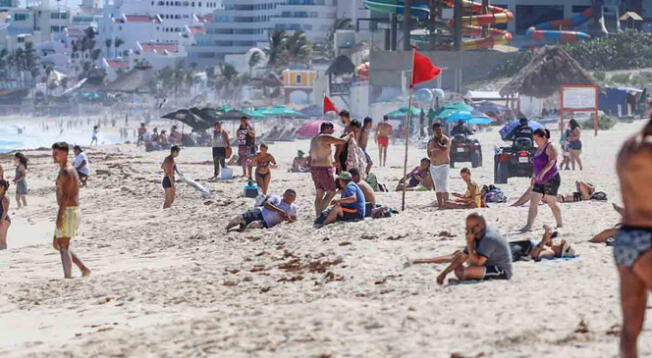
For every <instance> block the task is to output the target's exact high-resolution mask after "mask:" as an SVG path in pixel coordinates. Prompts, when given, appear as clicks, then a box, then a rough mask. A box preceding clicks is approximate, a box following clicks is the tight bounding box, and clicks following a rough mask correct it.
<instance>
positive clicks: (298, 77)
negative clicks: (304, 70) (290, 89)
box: [297, 74, 302, 85]
mask: <svg viewBox="0 0 652 358" xmlns="http://www.w3.org/2000/svg"><path fill="white" fill-rule="evenodd" d="M301 80H302V78H301V75H300V74H297V84H298V85H300V84H301Z"/></svg>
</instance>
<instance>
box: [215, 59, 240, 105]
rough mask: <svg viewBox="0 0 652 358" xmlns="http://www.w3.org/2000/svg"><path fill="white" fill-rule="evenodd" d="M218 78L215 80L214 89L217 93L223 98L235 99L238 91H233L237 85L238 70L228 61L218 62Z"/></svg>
mask: <svg viewBox="0 0 652 358" xmlns="http://www.w3.org/2000/svg"><path fill="white" fill-rule="evenodd" d="M219 69H220V74H219V79H218V80H217V81H216V82H215V89H216V90H217V91H218V95H219V96H220V97H222V98H224V99H227V100H228V99H235V98H237V97H238V94H239V92H240V91H235V90H234V87H237V86H238V84H239V83H238V71H237V70H236V69H235V67H234V66H233V65H231V64H228V63H220V64H219Z"/></svg>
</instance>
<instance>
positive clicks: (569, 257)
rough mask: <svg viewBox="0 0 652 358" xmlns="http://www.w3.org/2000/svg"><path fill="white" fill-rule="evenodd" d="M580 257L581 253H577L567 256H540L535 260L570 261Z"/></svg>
mask: <svg viewBox="0 0 652 358" xmlns="http://www.w3.org/2000/svg"><path fill="white" fill-rule="evenodd" d="M578 257H580V255H578V254H575V255H573V256H565V257H549V258H540V259H536V260H534V261H537V262H539V261H570V260H573V259H576V258H578Z"/></svg>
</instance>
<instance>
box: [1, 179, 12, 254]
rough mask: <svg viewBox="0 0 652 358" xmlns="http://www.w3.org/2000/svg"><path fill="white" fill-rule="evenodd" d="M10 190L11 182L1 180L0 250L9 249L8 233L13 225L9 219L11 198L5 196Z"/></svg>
mask: <svg viewBox="0 0 652 358" xmlns="http://www.w3.org/2000/svg"><path fill="white" fill-rule="evenodd" d="M7 189H9V182H7V181H6V180H4V179H0V250H6V249H7V231H8V230H9V225H11V219H9V198H7V196H6V195H5V194H6V193H7Z"/></svg>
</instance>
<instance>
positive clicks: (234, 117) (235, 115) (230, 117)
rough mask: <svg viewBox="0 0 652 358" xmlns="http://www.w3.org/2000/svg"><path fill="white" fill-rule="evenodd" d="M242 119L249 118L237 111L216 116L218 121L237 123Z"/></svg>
mask: <svg viewBox="0 0 652 358" xmlns="http://www.w3.org/2000/svg"><path fill="white" fill-rule="evenodd" d="M242 117H249V115H248V114H247V113H245V112H243V111H238V110H235V109H234V110H231V111H228V112H224V113H220V114H219V115H218V116H217V118H216V119H217V120H218V121H223V122H227V121H239V120H240V119H241V118H242Z"/></svg>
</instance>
